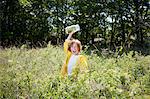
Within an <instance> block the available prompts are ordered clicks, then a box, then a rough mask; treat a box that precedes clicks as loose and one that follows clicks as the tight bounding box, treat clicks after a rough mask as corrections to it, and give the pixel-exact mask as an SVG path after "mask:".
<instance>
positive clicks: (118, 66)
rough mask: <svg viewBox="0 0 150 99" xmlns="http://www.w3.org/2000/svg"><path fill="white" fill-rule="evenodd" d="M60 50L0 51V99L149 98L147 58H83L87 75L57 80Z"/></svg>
mask: <svg viewBox="0 0 150 99" xmlns="http://www.w3.org/2000/svg"><path fill="white" fill-rule="evenodd" d="M64 57H65V55H64V52H63V48H61V47H54V46H51V45H48V47H46V48H42V49H38V48H37V49H29V50H28V49H25V48H20V49H17V48H11V49H10V48H9V49H5V50H1V51H0V70H1V71H0V98H2V99H3V98H7V99H16V98H17V99H22V98H23V99H24V98H27V99H30V98H32V99H38V98H46V99H47V98H51V99H58V98H67V99H72V98H77V99H78V98H86V99H88V98H89V99H91V98H94V99H95V98H102V99H112V98H118V99H122V98H139V99H141V98H145V99H148V98H150V56H142V55H139V54H138V53H136V54H135V55H134V56H133V52H130V53H129V54H128V55H125V54H124V55H122V56H121V57H120V58H113V57H110V58H105V57H100V56H97V55H95V54H93V55H87V57H88V64H89V72H88V73H87V74H86V75H84V77H83V76H80V75H79V77H78V79H77V80H75V81H72V80H70V79H61V78H60V69H61V66H62V64H63V61H64Z"/></svg>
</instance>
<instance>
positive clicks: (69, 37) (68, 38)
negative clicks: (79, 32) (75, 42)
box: [67, 32, 74, 40]
mask: <svg viewBox="0 0 150 99" xmlns="http://www.w3.org/2000/svg"><path fill="white" fill-rule="evenodd" d="M73 34H74V32H71V33H69V36H68V37H67V40H70V39H71V37H72V35H73Z"/></svg>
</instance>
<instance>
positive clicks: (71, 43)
mask: <svg viewBox="0 0 150 99" xmlns="http://www.w3.org/2000/svg"><path fill="white" fill-rule="evenodd" d="M74 43H75V44H77V47H78V51H79V52H80V51H81V49H82V46H81V42H80V41H79V40H78V39H73V40H71V42H70V43H69V47H68V50H69V51H70V52H71V46H72V45H73V44H74Z"/></svg>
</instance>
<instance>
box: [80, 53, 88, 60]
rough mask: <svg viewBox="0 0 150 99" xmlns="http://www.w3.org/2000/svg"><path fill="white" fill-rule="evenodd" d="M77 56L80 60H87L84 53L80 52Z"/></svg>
mask: <svg viewBox="0 0 150 99" xmlns="http://www.w3.org/2000/svg"><path fill="white" fill-rule="evenodd" d="M79 58H80V60H87V57H86V56H85V55H83V54H80V55H79Z"/></svg>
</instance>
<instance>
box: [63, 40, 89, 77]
mask: <svg viewBox="0 0 150 99" xmlns="http://www.w3.org/2000/svg"><path fill="white" fill-rule="evenodd" d="M69 43H70V40H65V42H64V52H65V54H66V58H65V63H64V64H63V66H62V68H61V75H62V76H63V77H65V76H67V75H68V62H69V59H70V57H71V55H72V53H71V52H70V51H69V50H68V45H69ZM86 70H87V59H86V57H85V56H83V55H79V59H78V60H77V63H76V66H75V68H73V72H72V74H73V76H76V75H77V74H78V73H84V72H85V71H86Z"/></svg>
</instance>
